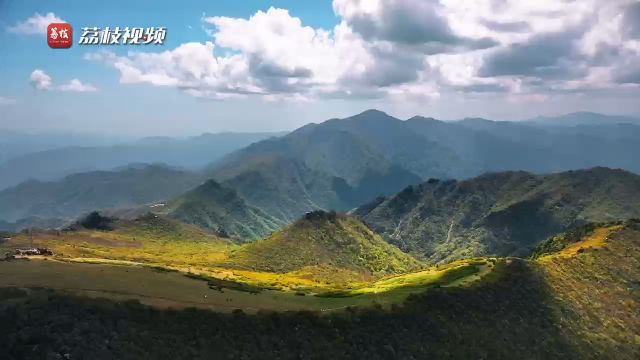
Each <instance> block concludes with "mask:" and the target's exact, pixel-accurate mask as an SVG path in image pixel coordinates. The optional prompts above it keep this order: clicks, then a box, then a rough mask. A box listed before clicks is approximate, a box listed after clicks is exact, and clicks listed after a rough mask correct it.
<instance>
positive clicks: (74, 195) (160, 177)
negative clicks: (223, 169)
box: [0, 165, 201, 222]
mask: <svg viewBox="0 0 640 360" xmlns="http://www.w3.org/2000/svg"><path fill="white" fill-rule="evenodd" d="M200 181H201V178H200V176H199V175H198V174H195V173H192V172H187V171H183V170H177V169H173V168H168V167H166V166H161V165H150V166H136V167H132V168H125V169H123V170H120V171H95V172H88V173H81V174H76V175H70V176H68V177H65V178H63V179H61V180H58V181H55V182H39V181H28V182H24V183H22V184H20V185H18V186H16V187H13V188H9V189H5V190H3V191H0V219H3V220H4V221H7V222H15V221H17V220H20V219H23V218H28V217H39V218H43V219H51V218H57V219H71V218H74V217H77V216H78V215H80V214H82V213H83V212H88V211H92V210H98V209H106V208H118V207H132V206H138V205H141V204H146V203H150V202H154V201H157V200H163V199H167V198H170V197H173V196H176V195H178V194H180V193H183V192H185V191H187V190H188V189H190V188H193V187H195V186H197V185H198V184H199V183H200ZM23 222H24V220H23Z"/></svg>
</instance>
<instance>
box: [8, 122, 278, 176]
mask: <svg viewBox="0 0 640 360" xmlns="http://www.w3.org/2000/svg"><path fill="white" fill-rule="evenodd" d="M278 135H281V134H280V133H218V134H202V135H200V136H194V137H190V138H185V139H178V138H170V137H150V138H144V139H140V140H136V141H131V140H129V141H122V140H121V141H117V139H110V140H101V141H100V140H92V139H94V138H93V137H88V138H87V140H85V141H81V140H79V139H77V138H78V137H77V136H73V137H72V136H69V137H68V138H64V137H61V136H59V137H58V138H55V137H54V139H52V140H50V141H49V142H47V141H46V139H43V138H42V137H43V136H42V135H41V136H38V137H36V138H35V139H33V136H31V137H28V136H26V135H20V136H18V135H16V136H15V138H11V137H9V136H4V137H2V136H0V150H2V151H1V152H3V153H4V152H5V149H6V150H7V151H6V155H2V156H0V174H3V175H2V176H0V189H4V188H6V187H9V186H14V185H16V184H18V183H20V182H23V181H26V180H29V179H34V180H40V181H51V180H59V179H61V178H62V177H64V176H67V175H70V174H74V173H79V172H87V171H95V170H112V169H114V168H117V167H121V166H125V165H128V164H132V163H164V164H167V165H169V166H175V167H183V168H188V169H192V170H195V169H198V168H200V167H203V166H205V165H207V164H210V163H212V162H214V161H216V160H218V159H219V158H221V157H222V156H224V155H226V154H228V153H229V152H232V151H234V150H237V149H240V148H242V147H244V146H247V145H249V144H251V143H253V142H256V141H260V140H263V139H266V138H269V137H271V136H278ZM21 139H24V141H27V144H25V143H19V141H21ZM29 141H30V143H31V145H30V146H28V145H29ZM65 141H66V142H65ZM56 144H57V146H56ZM99 144H105V145H103V146H97V145H99ZM13 149H22V150H21V151H18V152H17V153H16V151H17V150H16V151H13ZM29 149H31V151H29ZM11 155H13V156H11ZM5 157H6V159H4V163H3V158H5Z"/></svg>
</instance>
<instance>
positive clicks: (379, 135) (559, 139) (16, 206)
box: [0, 110, 640, 240]
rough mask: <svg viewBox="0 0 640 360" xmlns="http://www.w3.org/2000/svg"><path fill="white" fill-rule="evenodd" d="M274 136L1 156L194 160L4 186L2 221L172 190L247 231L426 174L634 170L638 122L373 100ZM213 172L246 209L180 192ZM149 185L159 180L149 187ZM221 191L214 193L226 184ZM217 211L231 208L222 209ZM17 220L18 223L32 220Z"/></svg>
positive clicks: (23, 163) (185, 215)
mask: <svg viewBox="0 0 640 360" xmlns="http://www.w3.org/2000/svg"><path fill="white" fill-rule="evenodd" d="M271 135H272V134H216V135H203V136H201V137H195V138H190V139H186V140H175V139H167V138H160V139H158V138H155V139H146V140H143V141H139V142H138V143H136V144H135V146H132V147H131V146H129V145H127V146H120V145H119V146H108V147H94V148H91V149H86V148H65V149H58V150H50V151H45V152H41V153H36V154H30V155H24V156H22V157H19V158H14V159H12V160H10V161H9V162H6V163H4V164H3V165H0V171H1V172H2V173H3V176H2V177H1V179H0V183H4V184H10V183H14V182H16V181H19V179H20V178H24V177H25V176H27V174H32V175H33V174H36V175H33V176H35V177H38V176H41V177H44V178H55V177H57V176H61V175H62V174H65V173H67V172H71V171H76V170H74V169H76V168H83V167H107V168H110V167H114V166H120V165H123V163H126V162H127V161H128V162H153V161H159V162H164V163H169V164H174V165H180V166H183V167H188V168H190V169H186V170H175V169H172V170H165V171H167V172H168V174H171V175H167V176H165V178H164V179H163V180H162V183H163V184H162V185H159V184H155V183H153V182H149V181H148V179H146V178H145V177H144V176H136V175H133V173H132V172H130V171H128V170H127V169H125V170H122V169H117V170H114V171H108V172H94V173H90V174H84V175H78V176H71V177H67V178H64V179H60V180H57V181H55V182H44V183H43V182H33V181H31V182H27V183H24V184H21V185H19V186H17V187H13V188H8V189H5V190H3V191H1V192H0V199H2V200H1V201H0V219H2V220H4V221H5V222H15V221H18V222H20V221H22V220H21V219H25V218H30V217H33V216H37V217H38V218H39V219H40V220H39V221H42V219H50V218H57V219H60V220H70V219H72V218H74V217H76V216H79V215H81V214H82V213H83V212H86V211H90V210H99V209H104V208H112V207H127V206H129V207H137V206H145V205H149V204H152V203H154V202H157V201H169V200H170V199H174V202H173V204H178V203H179V204H180V206H179V208H180V210H179V211H177V210H178V207H174V208H173V210H172V211H177V212H175V213H176V214H177V213H180V215H179V216H178V215H176V216H178V217H179V218H180V219H181V220H182V221H186V222H190V223H195V224H200V225H203V226H205V227H206V228H208V229H211V230H213V231H223V232H227V233H228V234H229V235H230V236H237V237H240V238H242V239H244V240H248V239H255V238H256V237H262V236H264V235H266V234H267V233H269V232H270V231H272V230H273V229H274V227H275V226H276V224H287V223H291V222H293V221H295V220H296V219H297V218H299V217H300V216H302V215H303V214H305V213H306V212H308V211H311V210H318V209H324V210H338V211H347V210H350V209H353V208H355V207H358V206H360V205H362V204H365V203H368V202H370V201H371V200H373V199H374V198H376V197H377V196H380V195H392V194H394V193H396V192H398V191H400V190H402V189H403V188H405V187H407V186H408V185H415V184H419V183H421V182H423V181H425V180H427V179H429V178H440V179H449V178H456V179H465V178H470V177H474V176H477V175H480V174H483V173H486V172H498V171H509V170H524V171H528V172H532V173H538V174H544V173H552V172H558V171H564V170H571V169H583V168H591V167H595V166H607V167H612V168H622V169H626V170H628V171H632V172H636V173H637V172H640V161H638V160H637V157H636V155H635V154H637V153H640V125H638V123H637V121H636V120H635V119H633V118H626V117H615V116H613V117H610V116H605V115H598V114H591V113H576V114H569V115H567V116H564V117H558V118H555V119H550V118H545V119H542V118H540V119H533V120H530V121H521V122H505V121H499V122H498V121H491V120H486V119H464V120H459V121H440V120H436V119H431V118H423V117H413V118H411V119H408V120H406V121H402V120H399V119H396V118H394V117H391V116H389V115H387V114H385V113H383V112H380V111H376V110H368V111H365V112H363V113H361V114H358V115H355V116H352V117H349V118H346V119H332V120H328V121H326V122H323V123H320V124H309V125H306V126H303V127H301V128H299V129H297V130H295V131H293V132H291V133H289V134H286V135H283V136H279V137H272V136H271ZM261 139H262V140H261ZM258 140H260V141H258ZM247 145H248V146H247ZM236 149H237V150H236ZM233 150H235V151H233ZM225 154H226V155H225ZM205 164H208V165H207V166H204V165H205ZM144 166H145V165H138V167H139V168H143V167H144ZM198 166H202V168H201V169H200V170H198V169H197V167H198ZM156 167H158V166H156ZM5 174H6V175H5ZM178 174H179V175H178ZM32 175H28V176H29V177H31V176H32ZM209 179H213V180H215V181H216V183H217V184H219V185H221V188H220V189H228V190H233V193H234V194H235V195H234V196H236V197H237V200H234V201H232V202H231V203H233V204H236V205H237V204H243V205H242V206H239V205H238V206H239V208H240V207H241V208H243V210H241V211H240V212H236V211H229V210H228V209H226V205H225V204H224V201H222V202H221V201H220V199H224V198H225V197H224V196H222V197H221V198H217V197H216V196H217V195H216V196H213V197H210V198H211V201H203V200H202V199H201V197H200V196H189V195H188V193H187V194H185V195H184V197H183V198H181V195H180V194H181V193H186V192H187V191H188V190H191V189H193V188H195V187H197V186H198V185H201V184H203V183H204V182H205V181H206V180H209ZM120 183H122V184H124V183H128V184H131V185H130V186H127V187H128V190H126V191H125V190H122V189H121V190H118V189H117V188H121V187H122V186H121V185H117V186H116V185H115V184H120ZM210 185H211V184H210ZM156 187H160V188H161V189H159V191H153V190H151V189H155V188H156ZM205 187H206V186H205ZM61 189H66V190H61ZM216 189H218V188H215V189H213V190H214V192H216V191H221V190H219V189H218V190H216ZM200 190H204V192H205V193H207V194H210V193H209V192H208V191H206V190H207V189H203V188H201V189H200ZM209 190H211V189H209ZM123 191H124V192H125V193H126V194H125V195H122V192H123ZM194 191H198V190H197V189H196V190H194ZM42 194H55V195H47V196H43V195H42ZM87 194H92V195H90V196H89V195H87ZM123 196H124V198H123ZM103 198H104V199H103ZM204 198H207V197H204ZM88 199H90V200H88ZM234 206H235V205H234ZM186 209H188V211H187V210H186ZM214 209H217V210H214ZM222 209H224V211H223V213H224V214H226V215H224V216H222V217H221V214H222V213H221V212H220V211H221V210H222ZM247 209H250V210H247ZM157 210H160V209H157ZM249 213H250V214H253V215H250V216H249V217H250V218H254V219H255V218H259V219H262V220H264V221H261V222H253V223H254V224H260V225H259V226H257V227H254V226H253V225H252V226H250V228H251V229H250V230H247V229H245V230H242V231H240V230H239V229H238V228H236V227H234V226H233V225H231V223H234V222H235V223H237V221H240V222H242V223H244V222H246V221H244V220H241V219H246V218H245V216H246V215H247V214H249ZM238 214H244V215H238ZM236 216H237V217H236ZM256 216H257V217H256ZM215 219H217V220H215ZM223 219H224V220H223ZM265 219H266V220H265ZM228 221H230V222H228ZM32 222H33V221H32ZM22 223H23V227H24V226H27V225H26V224H28V223H29V222H28V221H27V222H26V223H25V221H22ZM233 228H235V230H232V229H233Z"/></svg>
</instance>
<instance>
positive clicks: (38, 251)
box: [13, 248, 53, 256]
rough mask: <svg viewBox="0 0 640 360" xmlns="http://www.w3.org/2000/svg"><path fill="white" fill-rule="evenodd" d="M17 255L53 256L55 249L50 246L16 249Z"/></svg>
mask: <svg viewBox="0 0 640 360" xmlns="http://www.w3.org/2000/svg"><path fill="white" fill-rule="evenodd" d="M13 255H15V256H53V251H51V249H49V248H31V249H16V250H15V251H14V252H13Z"/></svg>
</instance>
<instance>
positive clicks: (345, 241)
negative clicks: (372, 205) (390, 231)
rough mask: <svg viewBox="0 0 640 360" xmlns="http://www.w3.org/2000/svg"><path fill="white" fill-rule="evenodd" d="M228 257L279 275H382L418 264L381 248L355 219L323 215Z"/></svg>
mask: <svg viewBox="0 0 640 360" xmlns="http://www.w3.org/2000/svg"><path fill="white" fill-rule="evenodd" d="M233 256H234V259H233V260H234V263H236V264H241V265H243V266H246V267H249V268H252V269H256V270H262V271H275V272H280V273H286V272H290V271H298V270H303V269H305V268H308V267H324V268H331V269H332V271H344V270H348V271H352V272H356V273H360V274H377V275H384V274H393V273H401V272H406V271H410V270H416V269H418V268H420V267H421V264H420V262H419V261H417V260H416V259H414V258H413V257H412V256H411V255H409V254H405V253H403V252H402V251H400V249H398V248H396V247H395V246H393V245H391V244H388V243H387V242H385V241H384V240H383V239H382V237H380V235H378V234H376V233H374V232H373V231H372V230H371V229H369V228H368V227H367V226H366V225H365V224H364V223H363V222H362V221H360V220H359V219H358V218H356V217H353V216H350V215H344V214H336V213H335V212H325V211H313V212H309V213H307V214H306V215H305V216H304V217H303V218H302V219H300V220H298V221H296V222H295V223H293V224H292V225H290V226H288V227H286V228H284V229H282V230H281V231H278V232H276V233H274V234H272V235H271V236H270V237H268V238H266V239H263V240H258V241H256V242H252V243H250V244H248V245H246V246H245V247H243V248H242V249H241V250H238V251H237V252H235V253H234V255H233Z"/></svg>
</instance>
